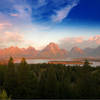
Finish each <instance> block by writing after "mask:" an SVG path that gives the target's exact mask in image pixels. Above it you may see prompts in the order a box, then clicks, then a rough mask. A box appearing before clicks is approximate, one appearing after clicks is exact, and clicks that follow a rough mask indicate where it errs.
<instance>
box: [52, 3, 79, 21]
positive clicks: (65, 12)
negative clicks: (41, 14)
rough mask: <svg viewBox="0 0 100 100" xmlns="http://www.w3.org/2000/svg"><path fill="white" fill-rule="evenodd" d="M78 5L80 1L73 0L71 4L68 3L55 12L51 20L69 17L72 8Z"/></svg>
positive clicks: (61, 19)
mask: <svg viewBox="0 0 100 100" xmlns="http://www.w3.org/2000/svg"><path fill="white" fill-rule="evenodd" d="M77 5H78V1H77V2H76V1H74V2H71V4H68V5H67V6H66V7H64V8H61V9H60V10H56V11H55V14H54V15H52V16H51V20H52V21H53V22H61V21H63V20H64V19H65V18H66V17H68V15H69V13H70V11H71V10H72V8H74V7H75V6H77Z"/></svg>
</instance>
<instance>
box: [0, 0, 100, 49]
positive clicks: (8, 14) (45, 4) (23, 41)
mask: <svg viewBox="0 0 100 100" xmlns="http://www.w3.org/2000/svg"><path fill="white" fill-rule="evenodd" d="M50 42H55V43H57V44H59V46H60V47H61V48H64V49H68V50H69V49H71V48H72V47H74V46H78V47H80V48H87V47H91V48H93V47H97V46H99V45H100V0H1V2H0V48H6V47H10V46H18V47H25V48H26V47H28V46H33V47H35V48H36V49H42V48H44V47H45V46H46V45H47V44H48V43H50Z"/></svg>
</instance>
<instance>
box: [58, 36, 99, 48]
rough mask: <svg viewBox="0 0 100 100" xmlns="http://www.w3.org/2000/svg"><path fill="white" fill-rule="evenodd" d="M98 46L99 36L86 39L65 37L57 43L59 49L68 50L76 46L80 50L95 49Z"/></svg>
mask: <svg viewBox="0 0 100 100" xmlns="http://www.w3.org/2000/svg"><path fill="white" fill-rule="evenodd" d="M99 45H100V35H96V36H91V37H89V38H88V39H86V38H85V37H66V38H63V39H61V40H60V41H59V46H60V47H61V48H64V49H67V50H70V49H71V48H72V47H75V46H78V47H80V48H88V47H90V48H96V47H97V46H99Z"/></svg>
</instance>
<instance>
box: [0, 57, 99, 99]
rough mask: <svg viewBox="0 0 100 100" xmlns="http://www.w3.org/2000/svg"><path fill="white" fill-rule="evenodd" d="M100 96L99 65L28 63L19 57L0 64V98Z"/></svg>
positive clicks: (95, 97) (88, 97)
mask: <svg viewBox="0 0 100 100" xmlns="http://www.w3.org/2000/svg"><path fill="white" fill-rule="evenodd" d="M41 98H42V99H100V67H99V66H98V67H91V66H90V65H89V62H88V61H87V60H86V61H85V63H84V65H83V66H65V65H60V64H27V62H26V60H25V58H22V60H21V62H20V64H14V61H13V58H12V57H11V58H10V59H9V62H8V65H0V99H1V100H3V99H6V100H12V99H41Z"/></svg>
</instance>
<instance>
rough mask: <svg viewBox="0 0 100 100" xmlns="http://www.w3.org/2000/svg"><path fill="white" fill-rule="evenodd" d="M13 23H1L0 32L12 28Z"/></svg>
mask: <svg viewBox="0 0 100 100" xmlns="http://www.w3.org/2000/svg"><path fill="white" fill-rule="evenodd" d="M11 26H12V24H11V23H7V22H6V23H0V30H2V29H5V28H9V27H11Z"/></svg>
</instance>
